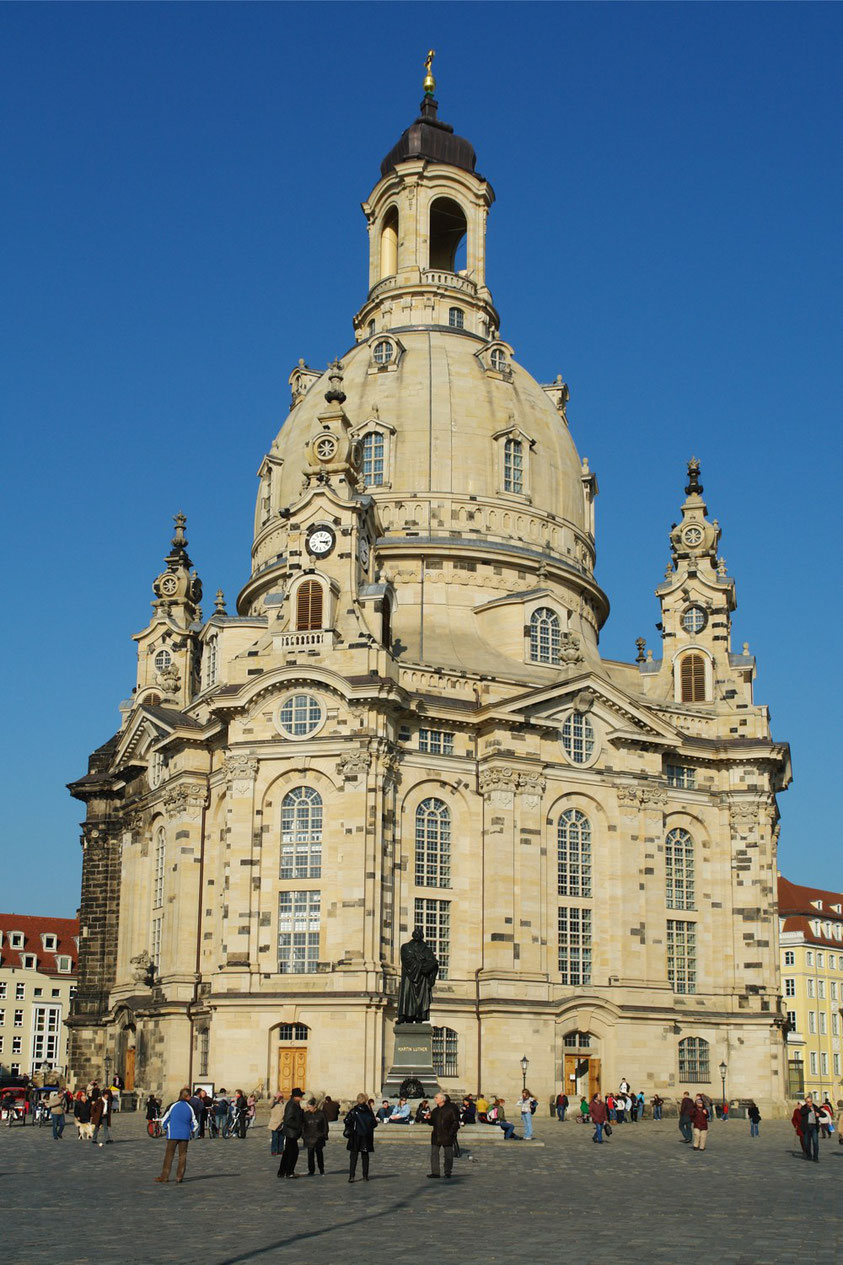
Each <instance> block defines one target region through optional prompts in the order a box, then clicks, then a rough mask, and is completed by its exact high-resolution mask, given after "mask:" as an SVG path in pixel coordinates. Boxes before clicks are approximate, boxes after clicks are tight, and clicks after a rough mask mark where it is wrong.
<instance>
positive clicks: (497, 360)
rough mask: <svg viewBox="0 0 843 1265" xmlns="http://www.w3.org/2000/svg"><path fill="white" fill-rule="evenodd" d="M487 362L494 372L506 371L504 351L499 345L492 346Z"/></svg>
mask: <svg viewBox="0 0 843 1265" xmlns="http://www.w3.org/2000/svg"><path fill="white" fill-rule="evenodd" d="M489 364H490V365H491V367H492V369H494V371H495V373H505V372H506V353H505V352H504V351H502V350H501V348H500V347H493V348H492V351H491V355H490V356H489Z"/></svg>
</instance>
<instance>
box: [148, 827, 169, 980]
mask: <svg viewBox="0 0 843 1265" xmlns="http://www.w3.org/2000/svg"><path fill="white" fill-rule="evenodd" d="M166 852H167V835H166V832H165V830H164V827H163V826H159V828H158V831H157V833H156V835H155V868H154V870H153V873H152V927H151V929H150V941H151V943H150V946H149V952H150V956H151V958H152V961H153V963H154V965H155V970H156V973H157V972H158V971H159V970H160V967H161V932H162V929H163V926H164V868H165V859H166Z"/></svg>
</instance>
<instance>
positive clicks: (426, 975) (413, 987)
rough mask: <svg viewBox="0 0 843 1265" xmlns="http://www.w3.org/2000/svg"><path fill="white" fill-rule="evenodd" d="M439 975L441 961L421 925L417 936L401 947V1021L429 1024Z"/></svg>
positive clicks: (399, 991)
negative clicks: (431, 1003)
mask: <svg viewBox="0 0 843 1265" xmlns="http://www.w3.org/2000/svg"><path fill="white" fill-rule="evenodd" d="M438 974H439V963H438V962H437V960H436V956H435V954H434V952H433V950H432V949H431V947H430V945H429V944H428V943H427V942H426V941H425V938H424V932H423V931H422V929H421V927H416V929H415V931H414V932H413V938H412V939H411V940H408V941H407V943H406V944H402V946H401V986H400V988H399V989H398V1022H399V1023H427V1021H428V1019H429V1018H430V1002H431V998H432V996H433V985H434V984H435V983H436V976H437V975H438Z"/></svg>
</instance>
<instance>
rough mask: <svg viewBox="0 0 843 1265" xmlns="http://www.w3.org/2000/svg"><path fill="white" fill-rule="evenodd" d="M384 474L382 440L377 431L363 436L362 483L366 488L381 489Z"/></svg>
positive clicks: (371, 431)
mask: <svg viewBox="0 0 843 1265" xmlns="http://www.w3.org/2000/svg"><path fill="white" fill-rule="evenodd" d="M383 472H384V439H383V435H382V434H381V433H380V431H378V430H370V431H368V432H367V433H366V434H365V435H364V436H363V482H364V483H365V484H366V486H367V487H375V488H378V487H381V485H382V484H383V478H384V475H383Z"/></svg>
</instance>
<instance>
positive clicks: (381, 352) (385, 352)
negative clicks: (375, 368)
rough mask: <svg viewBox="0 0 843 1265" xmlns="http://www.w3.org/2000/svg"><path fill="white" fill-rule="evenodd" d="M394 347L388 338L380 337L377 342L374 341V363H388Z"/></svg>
mask: <svg viewBox="0 0 843 1265" xmlns="http://www.w3.org/2000/svg"><path fill="white" fill-rule="evenodd" d="M393 351H394V348H393V346H392V343H391V342H389V340H388V339H386V338H382V339H381V341H380V342H379V343H375V350H374V352H373V355H374V360H375V364H376V365H388V364H389V362H390V360H391V359H392V355H393Z"/></svg>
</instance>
